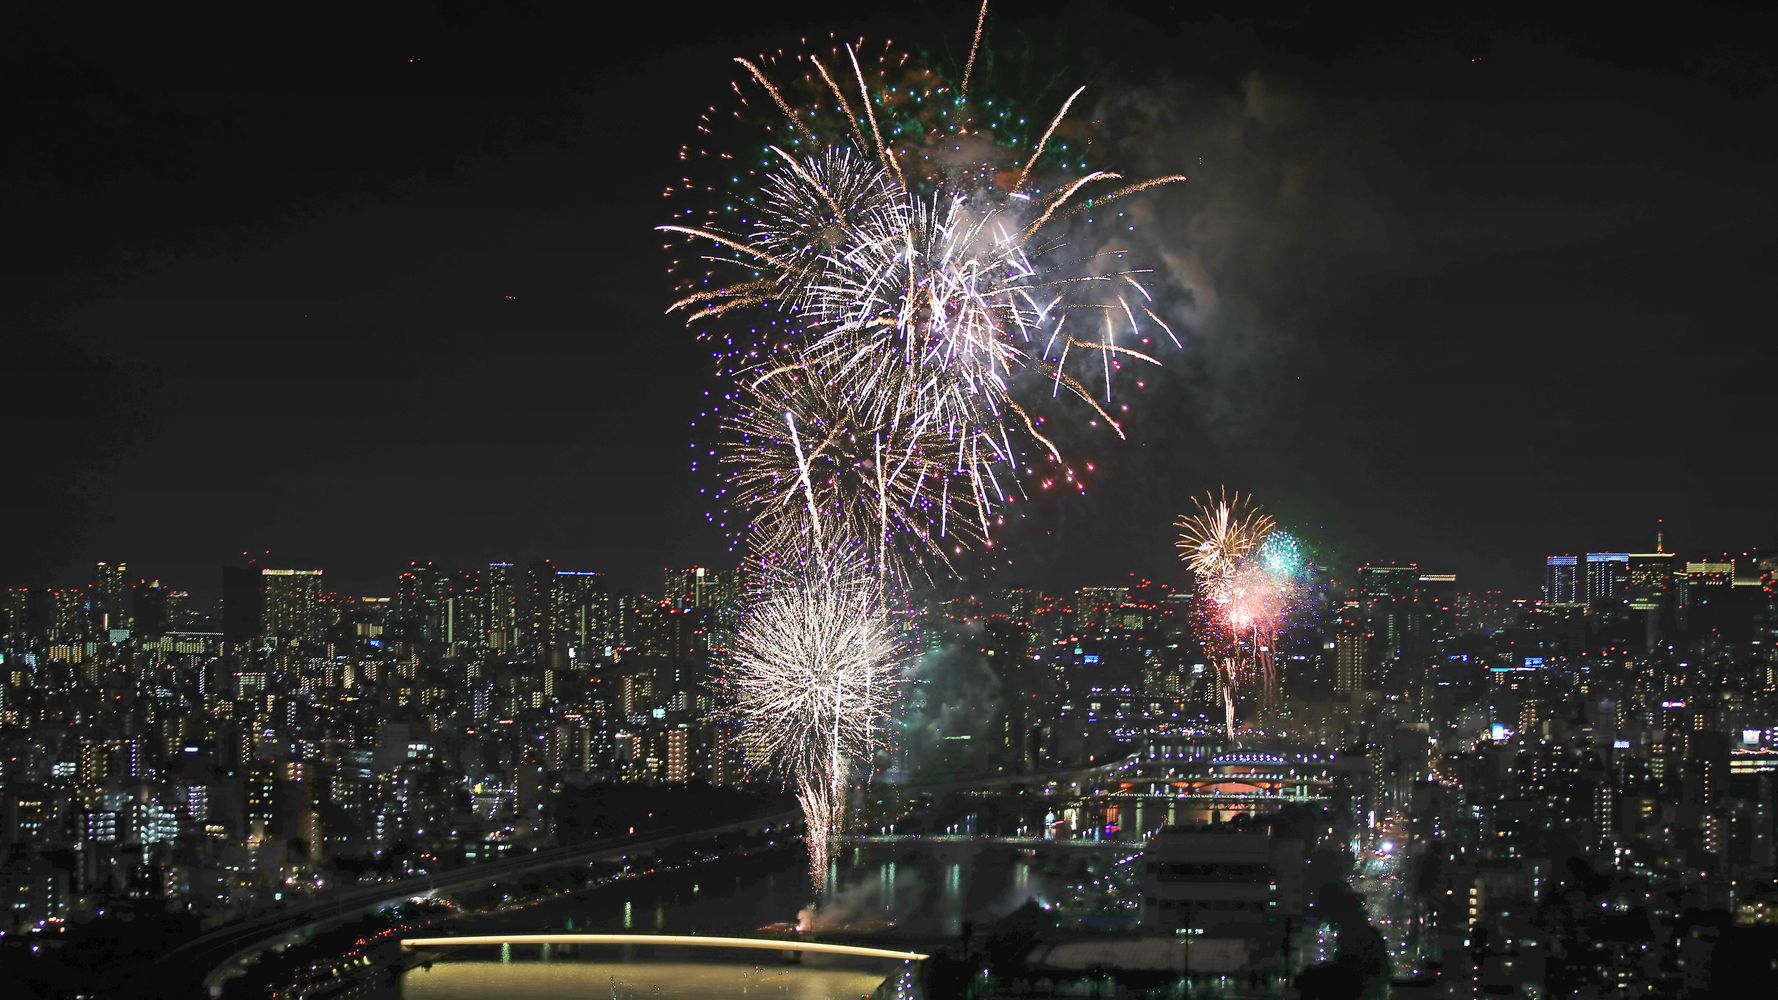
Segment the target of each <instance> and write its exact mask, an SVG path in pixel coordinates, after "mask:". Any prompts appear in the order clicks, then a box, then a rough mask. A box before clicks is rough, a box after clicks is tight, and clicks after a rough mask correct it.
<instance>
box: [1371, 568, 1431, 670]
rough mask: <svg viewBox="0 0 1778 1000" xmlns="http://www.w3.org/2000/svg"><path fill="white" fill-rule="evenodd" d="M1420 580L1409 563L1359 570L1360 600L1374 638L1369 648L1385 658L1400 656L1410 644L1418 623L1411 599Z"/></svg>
mask: <svg viewBox="0 0 1778 1000" xmlns="http://www.w3.org/2000/svg"><path fill="white" fill-rule="evenodd" d="M1419 583H1420V568H1419V567H1418V566H1416V565H1414V564H1412V563H1410V564H1408V565H1406V566H1362V567H1360V568H1359V570H1358V595H1359V601H1360V602H1361V607H1362V610H1363V611H1364V614H1365V617H1366V618H1368V619H1369V620H1370V625H1371V631H1372V632H1373V633H1374V638H1375V639H1376V643H1375V644H1374V645H1375V647H1376V648H1374V649H1373V650H1372V651H1373V653H1376V654H1379V655H1381V657H1382V659H1383V660H1384V661H1389V660H1394V659H1396V658H1398V657H1400V656H1402V655H1403V653H1404V652H1405V651H1406V649H1407V647H1408V646H1409V644H1410V641H1411V639H1412V635H1413V632H1414V627H1415V625H1416V624H1417V623H1416V620H1415V619H1416V609H1415V600H1414V599H1415V595H1416V593H1417V591H1418V589H1419Z"/></svg>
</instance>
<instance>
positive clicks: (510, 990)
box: [401, 960, 887, 1000]
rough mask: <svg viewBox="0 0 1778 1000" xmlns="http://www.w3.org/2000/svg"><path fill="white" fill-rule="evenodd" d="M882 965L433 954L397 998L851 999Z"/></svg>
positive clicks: (876, 977)
mask: <svg viewBox="0 0 1778 1000" xmlns="http://www.w3.org/2000/svg"><path fill="white" fill-rule="evenodd" d="M886 975H887V971H885V970H882V969H878V970H877V971H863V970H859V969H851V968H839V967H831V968H822V967H818V966H816V965H812V964H804V965H756V964H748V963H741V962H654V961H649V962H641V963H631V962H600V961H560V960H557V961H549V962H538V961H518V962H512V963H510V964H507V963H501V962H483V961H440V962H434V963H433V964H432V967H431V968H430V969H412V970H410V971H408V972H407V973H406V974H405V975H404V976H402V979H401V998H402V1000H493V998H498V1000H565V998H597V1000H673V998H678V997H687V998H690V997H696V998H699V1000H852V998H856V997H864V996H869V995H870V993H871V991H873V990H875V989H876V988H877V986H878V984H880V983H882V981H883V979H884V977H885V976H886Z"/></svg>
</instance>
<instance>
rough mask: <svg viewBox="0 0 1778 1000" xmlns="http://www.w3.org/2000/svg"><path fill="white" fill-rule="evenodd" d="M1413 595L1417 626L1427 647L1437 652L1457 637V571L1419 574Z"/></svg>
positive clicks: (1417, 630)
mask: <svg viewBox="0 0 1778 1000" xmlns="http://www.w3.org/2000/svg"><path fill="white" fill-rule="evenodd" d="M1414 596H1415V618H1416V621H1415V623H1414V629H1415V631H1416V632H1417V633H1418V634H1419V636H1420V639H1421V641H1422V642H1423V643H1424V644H1425V646H1426V647H1427V648H1428V650H1430V651H1433V652H1436V651H1438V650H1439V649H1441V648H1442V647H1443V646H1444V645H1446V644H1448V643H1450V642H1451V641H1452V640H1453V639H1455V638H1456V637H1457V574H1455V573H1422V574H1420V579H1419V580H1418V581H1416V583H1415V595H1414Z"/></svg>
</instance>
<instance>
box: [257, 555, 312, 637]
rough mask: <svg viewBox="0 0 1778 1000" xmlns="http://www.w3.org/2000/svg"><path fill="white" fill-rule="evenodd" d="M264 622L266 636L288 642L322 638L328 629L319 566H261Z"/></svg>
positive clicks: (262, 615)
mask: <svg viewBox="0 0 1778 1000" xmlns="http://www.w3.org/2000/svg"><path fill="white" fill-rule="evenodd" d="M259 577H260V584H261V586H262V588H263V591H262V594H263V602H264V603H263V605H262V607H263V609H264V610H263V611H262V612H261V626H262V629H263V634H264V635H265V636H267V637H276V638H278V639H281V640H283V641H284V642H286V643H290V642H320V641H321V638H322V636H323V635H324V634H325V633H326V631H327V620H326V617H325V615H324V613H323V608H322V605H321V593H322V586H321V584H322V580H321V571H320V570H318V569H262V570H260V571H259Z"/></svg>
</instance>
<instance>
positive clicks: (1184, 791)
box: [1097, 750, 1341, 805]
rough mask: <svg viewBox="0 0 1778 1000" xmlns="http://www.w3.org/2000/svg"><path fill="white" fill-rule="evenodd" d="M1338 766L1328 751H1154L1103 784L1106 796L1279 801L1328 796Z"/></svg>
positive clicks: (1103, 796)
mask: <svg viewBox="0 0 1778 1000" xmlns="http://www.w3.org/2000/svg"><path fill="white" fill-rule="evenodd" d="M1340 773H1341V772H1340V769H1339V767H1338V764H1337V762H1336V761H1335V759H1334V756H1333V755H1332V754H1304V753H1285V752H1277V751H1269V750H1234V751H1228V752H1224V753H1218V754H1216V755H1214V756H1202V757H1190V758H1171V757H1166V756H1154V757H1151V758H1149V759H1146V760H1143V761H1141V762H1140V763H1138V764H1136V765H1135V766H1133V767H1128V768H1126V769H1124V770H1123V771H1122V772H1121V773H1119V774H1118V775H1116V777H1115V778H1113V779H1111V780H1109V781H1107V782H1106V783H1105V787H1104V790H1103V791H1102V792H1101V793H1100V794H1099V795H1098V796H1097V798H1100V799H1104V800H1106V801H1111V802H1118V801H1137V800H1146V801H1153V800H1164V801H1169V802H1179V801H1185V802H1193V803H1208V804H1221V803H1241V804H1265V803H1276V804H1279V805H1283V804H1286V803H1290V802H1320V801H1324V800H1326V799H1327V798H1329V797H1330V796H1331V795H1332V793H1333V789H1334V786H1335V784H1336V783H1337V782H1338V780H1339V776H1340Z"/></svg>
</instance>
